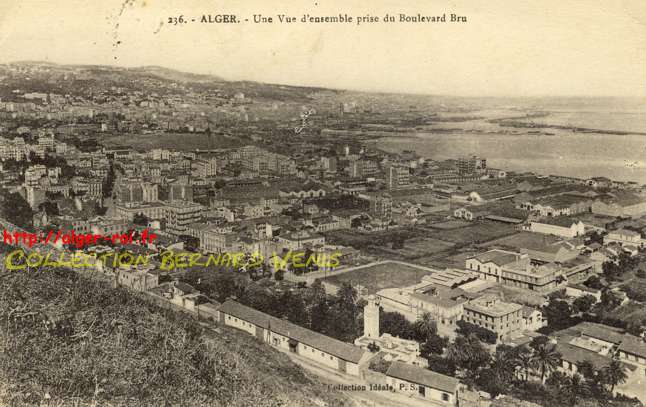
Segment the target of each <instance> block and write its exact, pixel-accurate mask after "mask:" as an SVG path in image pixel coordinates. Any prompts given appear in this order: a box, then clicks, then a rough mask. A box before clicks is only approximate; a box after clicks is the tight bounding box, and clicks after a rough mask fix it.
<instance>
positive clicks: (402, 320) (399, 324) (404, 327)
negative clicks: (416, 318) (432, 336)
mask: <svg viewBox="0 0 646 407" xmlns="http://www.w3.org/2000/svg"><path fill="white" fill-rule="evenodd" d="M379 332H387V333H389V334H391V335H393V336H397V337H399V338H404V339H413V338H414V337H415V328H414V325H413V324H412V323H411V322H409V321H408V320H407V319H406V317H405V316H403V315H402V314H400V313H399V312H387V311H380V312H379Z"/></svg>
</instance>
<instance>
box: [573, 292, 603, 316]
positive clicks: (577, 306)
mask: <svg viewBox="0 0 646 407" xmlns="http://www.w3.org/2000/svg"><path fill="white" fill-rule="evenodd" d="M596 303H597V299H596V298H595V297H594V296H592V295H590V294H586V295H584V296H582V297H578V298H577V299H575V300H574V302H573V303H572V309H573V310H574V311H575V312H590V310H591V309H592V306H593V305H594V304H596Z"/></svg>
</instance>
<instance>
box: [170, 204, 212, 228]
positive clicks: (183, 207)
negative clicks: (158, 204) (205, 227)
mask: <svg viewBox="0 0 646 407" xmlns="http://www.w3.org/2000/svg"><path fill="white" fill-rule="evenodd" d="M164 206H165V209H166V229H167V230H168V232H169V233H172V234H175V235H181V234H185V233H186V230H187V228H188V225H190V224H191V223H195V222H199V221H200V220H201V219H202V212H203V210H204V208H203V207H202V205H200V204H198V203H195V202H189V201H171V202H167V203H166V204H165V205H164Z"/></svg>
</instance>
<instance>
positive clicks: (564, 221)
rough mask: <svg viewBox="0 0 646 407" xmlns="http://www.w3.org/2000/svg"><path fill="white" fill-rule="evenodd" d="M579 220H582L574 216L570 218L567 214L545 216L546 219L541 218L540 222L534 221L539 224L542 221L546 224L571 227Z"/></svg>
mask: <svg viewBox="0 0 646 407" xmlns="http://www.w3.org/2000/svg"><path fill="white" fill-rule="evenodd" d="M579 222H580V220H578V219H573V218H570V217H567V216H556V217H554V218H544V219H541V220H540V221H538V222H533V223H539V224H540V223H542V224H546V225H556V226H562V227H566V228H569V227H570V226H572V225H573V224H576V223H579Z"/></svg>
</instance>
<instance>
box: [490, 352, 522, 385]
mask: <svg viewBox="0 0 646 407" xmlns="http://www.w3.org/2000/svg"><path fill="white" fill-rule="evenodd" d="M514 353H515V352H513V351H512V350H496V353H495V354H494V356H493V359H492V360H491V371H492V372H493V374H494V375H495V376H496V379H497V380H498V381H499V382H500V383H501V384H502V385H503V387H506V386H507V385H508V384H509V383H510V382H511V381H512V380H513V379H514V370H515V369H516V358H515V355H514Z"/></svg>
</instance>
